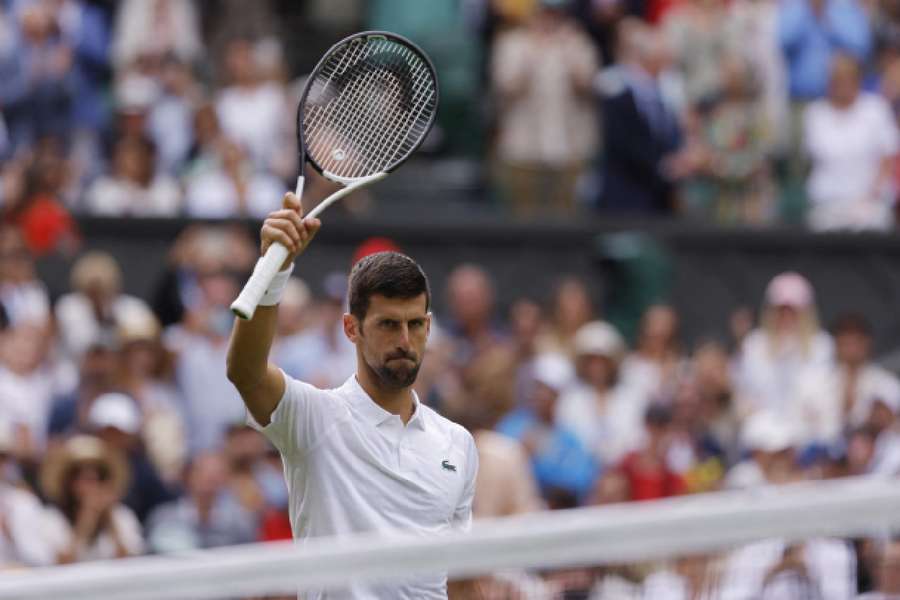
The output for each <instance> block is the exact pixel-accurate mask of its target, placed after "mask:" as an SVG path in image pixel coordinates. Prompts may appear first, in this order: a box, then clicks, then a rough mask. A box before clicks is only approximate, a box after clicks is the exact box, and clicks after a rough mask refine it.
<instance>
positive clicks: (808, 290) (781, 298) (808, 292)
mask: <svg viewBox="0 0 900 600" xmlns="http://www.w3.org/2000/svg"><path fill="white" fill-rule="evenodd" d="M814 297H815V294H814V292H813V287H812V284H811V283H810V282H809V280H808V279H807V278H806V277H804V276H803V275H801V274H800V273H796V272H794V271H787V272H785V273H782V274H780V275H776V276H775V277H774V278H773V279H772V281H770V282H769V285H768V286H767V287H766V304H769V305H770V306H793V307H794V308H806V307H807V306H810V305H812V303H813V300H814Z"/></svg>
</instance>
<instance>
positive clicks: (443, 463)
mask: <svg viewBox="0 0 900 600" xmlns="http://www.w3.org/2000/svg"><path fill="white" fill-rule="evenodd" d="M441 466H442V467H444V468H445V469H447V470H448V471H453V472H454V473H455V472H456V465H451V464H450V461H448V460H442V461H441Z"/></svg>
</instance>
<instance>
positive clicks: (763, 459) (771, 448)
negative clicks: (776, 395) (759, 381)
mask: <svg viewBox="0 0 900 600" xmlns="http://www.w3.org/2000/svg"><path fill="white" fill-rule="evenodd" d="M796 439H797V438H796V432H795V431H794V430H793V428H792V426H791V423H789V422H788V421H785V420H784V419H782V418H780V417H779V416H778V415H777V414H776V413H774V412H770V411H760V412H757V413H756V414H754V415H752V416H750V417H749V418H748V419H747V420H746V421H745V422H744V425H743V427H742V428H741V446H742V447H743V449H744V450H745V451H746V452H748V453H749V456H748V458H746V459H745V460H743V461H741V462H740V463H738V464H737V465H735V466H734V467H732V469H731V470H730V471H729V472H728V476H727V477H726V480H725V485H726V487H729V488H732V489H745V488H755V487H760V486H763V485H770V484H776V485H777V484H784V483H790V482H792V481H796V480H797V479H799V473H798V470H797V464H796V451H795V444H796Z"/></svg>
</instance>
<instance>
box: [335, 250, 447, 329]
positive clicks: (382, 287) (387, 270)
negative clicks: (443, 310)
mask: <svg viewBox="0 0 900 600" xmlns="http://www.w3.org/2000/svg"><path fill="white" fill-rule="evenodd" d="M375 294H378V295H380V296H384V297H385V298H402V299H405V300H406V299H410V298H415V297H417V296H419V295H421V294H425V310H426V311H427V310H429V309H430V308H431V288H430V287H429V286H428V278H427V277H426V276H425V271H423V270H422V267H420V266H419V265H418V264H417V263H416V261H414V260H413V259H411V258H410V257H408V256H406V255H405V254H400V253H399V252H377V253H375V254H370V255H369V256H366V257H365V258H363V259H362V260H360V261H359V262H358V263H356V264H355V265H354V266H353V270H352V271H351V272H350V291H349V296H350V314H351V315H353V316H354V317H356V318H357V319H359V320H360V321H362V320H363V319H365V318H366V313H367V312H368V310H369V300H370V299H371V298H372V296H373V295H375Z"/></svg>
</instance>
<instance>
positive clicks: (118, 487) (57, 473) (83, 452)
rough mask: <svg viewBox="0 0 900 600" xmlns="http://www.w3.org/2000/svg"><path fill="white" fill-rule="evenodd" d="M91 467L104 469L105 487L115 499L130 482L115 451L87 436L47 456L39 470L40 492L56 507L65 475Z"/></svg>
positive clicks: (73, 440) (125, 468)
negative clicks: (92, 465) (82, 466)
mask: <svg viewBox="0 0 900 600" xmlns="http://www.w3.org/2000/svg"><path fill="white" fill-rule="evenodd" d="M85 463H92V464H100V465H103V466H104V467H106V469H107V471H108V472H109V483H110V485H112V487H113V489H114V490H115V492H116V495H117V496H119V497H122V496H124V495H125V491H126V490H127V489H128V483H129V480H130V478H131V475H130V473H129V468H128V463H126V462H125V458H124V457H123V456H122V455H121V454H120V453H119V452H118V451H116V450H114V449H112V448H110V447H109V446H108V445H106V443H104V442H103V440H101V439H99V438H96V437H94V436H90V435H76V436H74V437H71V438H69V439H68V440H66V442H65V443H64V444H63V445H62V446H61V447H60V448H56V449H55V450H53V451H51V452H50V453H48V455H47V458H46V459H45V460H44V465H43V467H41V488H43V490H44V494H46V496H47V498H49V499H50V500H51V501H53V502H55V503H57V504H59V503H60V502H61V501H62V497H63V484H64V480H65V477H66V473H68V471H69V470H70V469H72V468H73V467H75V466H76V465H80V464H85Z"/></svg>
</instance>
